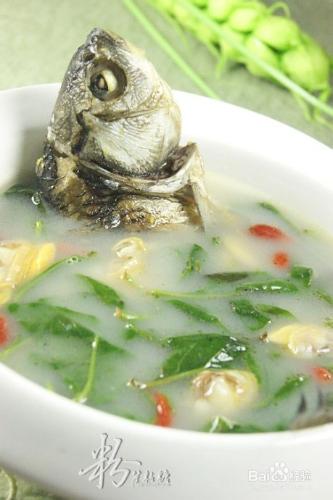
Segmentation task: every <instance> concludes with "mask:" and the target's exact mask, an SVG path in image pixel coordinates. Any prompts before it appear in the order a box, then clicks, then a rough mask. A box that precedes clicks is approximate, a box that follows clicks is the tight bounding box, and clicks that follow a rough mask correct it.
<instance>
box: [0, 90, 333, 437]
mask: <svg viewBox="0 0 333 500" xmlns="http://www.w3.org/2000/svg"><path fill="white" fill-rule="evenodd" d="M59 86H60V84H59V83H48V84H39V85H27V86H24V87H16V88H12V89H7V90H2V91H0V99H1V98H4V97H6V96H10V97H12V96H14V97H15V95H16V94H17V93H21V94H22V93H23V94H29V93H32V94H36V93H37V94H39V93H41V92H46V94H48V93H50V92H51V93H55V92H56V91H57V90H58V89H59ZM175 95H176V98H177V100H179V102H180V103H182V102H185V103H186V104H187V105H189V104H191V103H192V102H193V99H194V100H196V101H197V103H198V105H199V106H200V107H206V106H207V105H208V106H209V107H211V106H212V103H214V107H216V106H218V107H219V108H221V109H222V108H224V109H225V110H227V111H228V112H229V113H233V114H236V115H237V116H240V117H242V118H244V120H245V121H246V122H247V121H249V120H250V121H253V120H255V121H257V122H259V123H260V124H262V125H265V127H267V129H268V131H271V130H273V131H274V130H276V129H281V130H283V131H284V133H285V136H286V137H287V136H289V137H290V140H291V143H292V142H293V141H294V140H297V141H298V142H299V141H300V142H304V141H305V142H306V143H308V145H309V147H310V148H314V150H315V151H316V152H318V151H321V152H322V154H323V157H326V156H327V158H328V160H330V161H331V162H332V164H333V149H331V148H329V147H328V146H326V145H325V144H322V143H320V142H319V141H317V140H316V139H314V138H312V137H310V136H308V135H306V134H305V133H303V132H301V131H299V130H297V129H294V128H293V127H291V126H289V125H286V124H283V123H280V122H278V121H277V120H274V119H273V118H270V117H267V116H265V115H262V114H260V113H257V112H255V111H251V110H248V109H245V108H241V107H239V106H236V105H234V104H230V103H225V102H223V101H213V100H212V99H210V98H207V97H204V96H200V95H196V94H190V93H187V92H180V91H176V92H175ZM266 146H267V144H266ZM266 149H267V148H266ZM328 163H329V161H327V166H326V167H327V168H328ZM326 167H325V168H326ZM316 168H317V166H316ZM319 168H322V167H321V165H320V166H319ZM1 385H2V386H3V387H5V388H6V387H7V390H8V388H12V387H14V388H15V390H16V391H17V392H18V393H19V394H20V398H21V400H26V401H27V403H28V402H29V401H30V402H31V401H32V400H38V401H39V403H38V404H40V405H41V406H42V407H45V408H47V409H48V411H56V412H61V413H62V414H64V415H65V418H71V419H72V420H73V422H74V420H77V421H78V422H79V421H80V420H81V421H84V422H85V423H88V425H89V424H93V425H96V426H99V427H103V426H105V427H106V428H107V427H112V424H114V427H117V428H118V429H119V428H122V429H123V430H124V432H127V433H128V434H129V435H130V434H146V433H148V434H149V438H153V439H156V438H157V439H159V440H162V441H169V440H170V439H171V440H175V441H179V442H193V440H195V441H196V442H198V443H201V442H204V443H205V445H207V446H220V443H221V440H223V443H224V445H231V446H243V445H246V444H249V445H251V444H254V443H255V444H256V445H258V446H265V447H266V446H267V445H268V446H269V445H274V444H279V445H283V444H290V443H298V442H305V441H306V442H313V441H318V438H319V439H320V438H321V439H327V437H328V435H330V436H332V437H333V423H327V424H324V425H320V426H315V427H309V428H305V429H299V430H286V431H279V432H276V431H275V432H254V433H242V434H234V433H226V434H224V433H221V434H219V433H216V434H214V433H205V432H200V431H193V430H186V429H178V428H162V427H158V426H155V425H152V424H148V423H142V422H137V421H132V420H129V419H126V418H124V417H120V416H116V415H113V414H111V413H106V412H103V411H102V410H98V409H95V408H92V407H88V406H85V405H80V404H78V403H76V402H74V401H73V400H71V399H69V398H66V397H64V396H61V395H60V394H57V393H53V392H51V391H49V390H48V389H46V388H44V387H42V386H40V385H39V384H37V383H35V382H33V381H31V380H30V379H28V378H26V377H24V376H23V375H20V374H19V373H17V372H15V371H14V370H13V369H11V368H9V367H8V366H6V365H4V364H3V363H2V362H0V386H1Z"/></svg>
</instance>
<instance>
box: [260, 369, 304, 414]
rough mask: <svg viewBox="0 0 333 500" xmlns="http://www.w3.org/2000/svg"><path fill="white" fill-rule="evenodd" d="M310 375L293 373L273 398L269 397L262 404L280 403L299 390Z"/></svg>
mask: <svg viewBox="0 0 333 500" xmlns="http://www.w3.org/2000/svg"><path fill="white" fill-rule="evenodd" d="M308 380H309V379H308V377H306V376H304V375H292V376H290V377H288V378H287V379H286V380H285V382H284V384H283V385H282V386H281V387H280V388H279V389H278V390H277V391H276V393H275V394H273V396H272V397H271V398H268V400H267V401H265V402H264V403H263V404H262V405H260V406H263V407H265V406H270V405H275V404H277V403H279V402H280V401H281V400H283V399H286V398H288V397H289V396H291V395H292V394H294V393H295V392H297V391H298V390H299V389H300V388H301V387H303V385H304V384H306V383H307V382H308Z"/></svg>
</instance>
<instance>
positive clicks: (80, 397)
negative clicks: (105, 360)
mask: <svg viewBox="0 0 333 500" xmlns="http://www.w3.org/2000/svg"><path fill="white" fill-rule="evenodd" d="M98 344H99V337H98V336H97V335H95V338H94V340H93V342H92V349H91V356H90V361H89V368H88V376H87V381H86V383H85V385H84V387H83V389H82V390H81V391H80V392H78V393H77V394H76V395H75V397H74V401H77V402H78V403H85V402H86V401H87V399H88V397H89V394H90V392H91V389H92V386H93V383H94V379H95V373H96V359H97V350H98Z"/></svg>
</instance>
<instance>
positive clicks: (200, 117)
mask: <svg viewBox="0 0 333 500" xmlns="http://www.w3.org/2000/svg"><path fill="white" fill-rule="evenodd" d="M57 91H58V85H42V86H37V87H30V88H29V87H28V88H22V89H16V90H9V91H5V92H1V93H0V164H1V167H0V185H1V187H5V186H8V185H10V184H12V183H13V182H15V181H16V180H17V178H18V177H22V176H24V177H29V176H32V175H33V170H34V162H35V159H36V158H37V157H38V156H39V155H40V152H41V148H42V141H43V136H44V134H45V129H46V126H47V123H48V121H49V118H50V114H51V110H52V107H53V104H54V101H55V98H56V94H57ZM176 95H177V99H178V101H179V104H180V106H181V108H182V112H183V130H184V140H187V139H193V140H195V141H196V142H198V143H199V145H200V148H201V151H202V153H203V156H204V158H205V162H206V168H207V169H211V170H214V171H220V172H223V173H224V174H227V175H229V176H230V177H232V178H234V179H237V180H241V181H242V182H246V183H248V184H250V185H251V186H255V187H256V188H258V189H259V190H261V191H263V192H265V193H267V196H272V197H273V199H274V198H275V199H276V200H278V201H279V202H280V203H281V204H282V205H283V204H285V205H286V206H290V207H292V208H293V209H295V210H297V211H298V212H300V213H303V214H304V217H306V218H308V219H310V220H312V221H314V222H317V223H318V224H319V225H321V226H322V227H324V228H326V229H328V230H330V231H332V232H333V204H332V193H333V152H332V150H330V149H329V148H327V147H325V146H323V145H321V144H320V143H318V142H316V141H314V140H313V139H311V138H309V137H307V136H305V135H303V134H301V133H299V132H297V131H296V130H294V129H291V128H289V127H287V126H284V125H281V124H280V123H277V122H275V121H273V120H271V119H268V118H266V117H264V116H260V115H258V114H255V113H252V112H249V111H246V110H244V109H240V108H237V107H235V106H231V105H228V104H224V103H222V102H216V101H212V100H209V99H206V98H203V97H198V96H194V95H189V94H184V93H177V94H176ZM14 221H15V214H13V223H15V222H14ZM102 433H107V434H108V436H109V441H110V442H111V444H112V440H113V438H121V439H122V444H121V447H120V449H119V451H118V453H115V454H114V456H116V458H122V459H123V460H125V459H134V460H140V461H141V462H142V466H141V469H142V470H144V471H147V470H150V471H153V472H157V471H159V470H165V469H168V471H169V472H170V477H171V485H170V486H168V485H165V486H156V485H155V486H154V485H153V484H150V485H147V486H145V485H143V484H141V486H135V485H133V477H134V476H133V474H132V473H131V475H130V477H129V478H128V480H127V481H126V483H125V485H124V486H122V487H118V488H117V487H116V486H115V485H114V482H115V483H117V481H120V480H121V478H122V477H124V476H122V474H125V473H126V469H127V467H128V464H126V463H125V462H122V463H121V464H118V469H117V470H118V476H117V475H115V474H113V475H112V474H110V469H108V471H107V472H106V474H105V483H104V487H103V488H101V489H98V488H97V486H96V481H89V480H88V476H87V475H82V476H80V475H79V470H80V469H82V468H83V469H84V468H85V467H88V466H89V465H92V464H94V463H96V462H98V461H99V460H101V459H102V458H103V456H102V454H100V455H99V456H98V457H97V458H96V459H93V457H92V451H93V450H97V449H98V448H99V446H100V442H101V434H102ZM113 444H114V442H113ZM332 449H333V424H328V425H325V426H322V427H317V428H313V429H308V430H302V431H297V432H283V433H267V434H249V435H230V434H228V435H223V434H221V435H206V434H200V433H194V432H187V431H180V430H168V429H162V428H158V427H154V426H148V425H145V424H140V423H136V422H132V421H129V420H125V419H122V418H119V417H114V416H112V415H108V414H105V413H102V412H99V411H96V410H93V409H90V408H87V407H84V406H80V405H78V404H76V403H73V402H71V401H70V400H67V399H65V398H63V397H61V396H58V395H54V394H52V393H50V392H48V391H47V390H45V389H43V388H41V387H39V386H37V385H35V384H34V383H32V382H30V381H28V380H26V379H25V378H23V377H21V376H19V375H17V374H16V373H14V372H13V371H12V370H10V369H8V368H7V367H5V366H4V365H1V364H0V463H1V464H2V465H3V466H4V467H6V468H7V469H8V470H11V471H13V472H16V473H18V474H21V475H24V476H26V477H28V478H30V479H31V480H35V481H37V482H39V483H40V484H43V485H44V486H45V487H46V488H48V489H49V490H52V491H55V492H57V493H59V494H62V495H64V496H66V497H70V498H71V499H73V498H78V499H81V500H83V499H89V500H92V499H95V498H96V499H99V498H101V499H102V498H103V499H111V498H112V499H113V500H143V499H144V500H156V499H159V500H165V499H171V498H172V499H173V500H190V499H191V500H201V499H203V498H209V499H210V498H212V499H226V500H240V499H243V498H246V499H247V500H252V499H256V500H267V499H269V500H270V499H275V498H283V499H284V500H295V499H298V498H301V499H302V500H313V499H314V498H316V497H317V498H319V497H320V496H321V498H328V497H329V496H330V495H331V491H332V487H333V480H332V465H331V464H332V459H331V457H332ZM113 451H114V452H115V451H116V450H115V449H114V450H113ZM110 455H112V451H111V452H109V454H108V456H109V457H110ZM106 458H107V456H106ZM104 465H106V466H107V465H109V466H110V463H107V462H104ZM271 468H273V469H271ZM287 469H288V470H287ZM121 471H125V472H121ZM97 472H98V471H97ZM136 477H138V476H136ZM142 480H143V476H141V479H140V481H141V483H142ZM151 482H152V476H151Z"/></svg>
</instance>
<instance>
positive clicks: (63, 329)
mask: <svg viewBox="0 0 333 500" xmlns="http://www.w3.org/2000/svg"><path fill="white" fill-rule="evenodd" d="M8 311H9V313H10V314H12V315H13V316H14V317H15V319H16V320H17V321H18V322H19V323H20V324H21V325H22V327H23V328H24V329H25V330H27V331H28V332H29V333H31V334H33V335H48V334H49V335H54V336H60V337H75V338H78V339H81V340H83V341H84V342H85V343H88V344H89V345H91V343H92V342H93V340H94V339H95V337H96V336H97V334H96V332H94V331H93V330H92V329H90V328H88V327H87V326H85V325H83V324H82V323H80V322H79V321H77V319H75V318H78V319H81V320H82V319H84V320H89V321H91V318H92V317H91V316H90V315H86V314H83V313H78V312H77V311H73V310H71V309H67V308H65V307H59V306H54V305H52V304H50V303H48V302H46V301H45V300H40V301H37V302H30V303H27V304H19V303H12V304H9V305H8ZM100 349H102V350H103V351H104V352H110V351H112V352H118V353H121V352H125V351H124V349H122V348H120V347H118V346H115V345H114V344H112V343H111V342H108V341H107V340H104V339H101V340H100Z"/></svg>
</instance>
